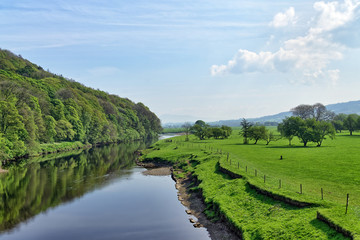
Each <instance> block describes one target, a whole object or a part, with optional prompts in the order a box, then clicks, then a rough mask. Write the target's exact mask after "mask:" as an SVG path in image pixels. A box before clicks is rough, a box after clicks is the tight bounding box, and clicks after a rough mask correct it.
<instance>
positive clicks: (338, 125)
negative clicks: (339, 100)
mask: <svg viewBox="0 0 360 240" xmlns="http://www.w3.org/2000/svg"><path fill="white" fill-rule="evenodd" d="M346 117H347V115H346V114H344V113H340V114H337V115H336V116H335V117H334V119H333V120H332V124H333V125H334V128H335V130H336V132H340V133H341V131H342V130H345V127H344V121H345V119H346Z"/></svg>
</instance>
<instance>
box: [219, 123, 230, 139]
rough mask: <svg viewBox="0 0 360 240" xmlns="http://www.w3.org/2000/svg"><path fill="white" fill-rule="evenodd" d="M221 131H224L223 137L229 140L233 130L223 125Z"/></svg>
mask: <svg viewBox="0 0 360 240" xmlns="http://www.w3.org/2000/svg"><path fill="white" fill-rule="evenodd" d="M221 129H222V130H223V136H222V137H223V138H228V137H229V136H230V135H231V133H232V128H231V127H228V126H225V125H222V126H221Z"/></svg>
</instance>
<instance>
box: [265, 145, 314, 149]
mask: <svg viewBox="0 0 360 240" xmlns="http://www.w3.org/2000/svg"><path fill="white" fill-rule="evenodd" d="M266 148H289V149H291V148H304V149H309V148H319V147H317V146H306V147H304V146H300V145H291V146H289V145H284V146H266Z"/></svg>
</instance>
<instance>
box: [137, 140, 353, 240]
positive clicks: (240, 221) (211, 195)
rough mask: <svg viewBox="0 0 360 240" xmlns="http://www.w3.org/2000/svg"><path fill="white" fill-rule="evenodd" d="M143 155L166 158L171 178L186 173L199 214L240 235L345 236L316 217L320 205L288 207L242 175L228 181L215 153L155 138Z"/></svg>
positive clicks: (307, 237)
mask: <svg viewBox="0 0 360 240" xmlns="http://www.w3.org/2000/svg"><path fill="white" fill-rule="evenodd" d="M189 144H190V146H191V147H189V146H187V145H189ZM144 154H145V155H144V156H142V157H141V159H142V160H143V161H145V162H147V161H151V160H156V161H157V162H161V161H164V162H167V163H169V162H171V163H172V164H173V166H174V176H175V177H176V178H179V177H180V178H183V179H186V176H187V175H188V174H191V176H192V178H191V179H190V180H189V181H190V183H189V187H190V188H189V187H188V189H190V193H193V191H198V192H200V193H201V195H202V199H203V202H204V205H205V210H203V211H202V212H203V213H204V214H205V215H206V216H207V218H208V219H211V220H212V221H214V222H217V221H221V220H224V221H226V223H227V225H228V226H231V227H232V229H233V232H236V233H238V235H241V236H242V238H243V239H255V238H258V239H309V238H311V239H348V238H347V237H345V236H343V235H342V234H340V233H337V232H336V231H335V230H334V229H332V228H330V227H329V226H328V225H327V224H325V223H323V222H321V221H320V220H318V219H317V218H316V214H317V211H319V210H322V209H324V208H323V207H320V206H311V207H306V208H299V207H297V206H292V205H289V204H287V203H285V202H283V201H281V200H276V199H273V198H271V197H269V196H266V195H264V194H262V193H259V192H258V191H256V189H253V188H251V187H250V186H249V183H248V181H247V179H245V178H243V179H242V178H236V179H234V178H232V177H231V176H229V175H228V174H226V173H223V172H222V171H220V167H219V166H220V165H219V161H220V160H221V159H223V158H225V161H226V155H224V154H221V151H215V152H214V151H211V150H210V149H209V148H207V149H206V148H205V147H204V148H200V147H198V146H193V145H192V144H191V143H187V144H185V143H181V142H180V143H179V142H178V143H176V142H174V141H171V142H170V141H159V142H158V143H156V144H155V145H154V146H153V148H152V149H150V150H146V151H144ZM179 169H180V170H181V171H179Z"/></svg>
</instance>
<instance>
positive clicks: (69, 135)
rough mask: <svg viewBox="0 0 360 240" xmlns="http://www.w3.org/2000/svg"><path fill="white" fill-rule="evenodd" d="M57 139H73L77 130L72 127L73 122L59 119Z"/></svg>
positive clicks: (56, 128) (56, 127)
mask: <svg viewBox="0 0 360 240" xmlns="http://www.w3.org/2000/svg"><path fill="white" fill-rule="evenodd" d="M55 130H56V140H58V141H72V140H73V139H74V136H75V132H74V130H73V129H72V125H71V123H69V122H68V121H66V120H59V121H57V122H56V126H55Z"/></svg>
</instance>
